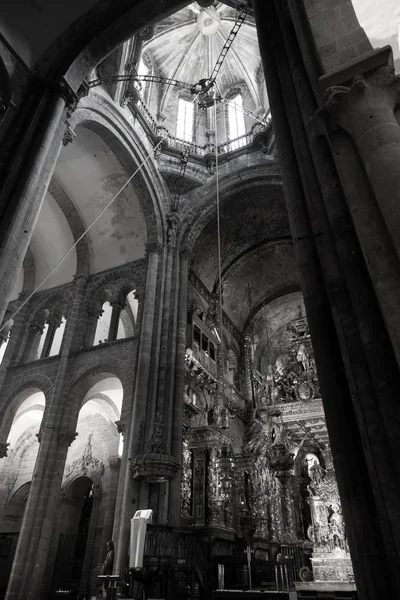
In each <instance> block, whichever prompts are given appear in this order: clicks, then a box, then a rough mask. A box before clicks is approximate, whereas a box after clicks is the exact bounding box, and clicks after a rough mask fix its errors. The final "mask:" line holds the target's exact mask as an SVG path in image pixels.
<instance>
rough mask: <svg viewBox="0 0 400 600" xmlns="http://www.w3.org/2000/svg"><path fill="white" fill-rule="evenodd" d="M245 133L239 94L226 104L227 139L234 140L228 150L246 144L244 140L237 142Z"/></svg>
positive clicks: (241, 99)
mask: <svg viewBox="0 0 400 600" xmlns="http://www.w3.org/2000/svg"><path fill="white" fill-rule="evenodd" d="M245 133H246V128H245V124H244V114H243V98H242V95H241V94H237V95H236V96H234V97H233V98H231V99H230V100H229V104H228V137H229V139H230V140H235V141H233V142H232V143H231V144H230V148H229V149H230V150H236V149H237V148H240V147H241V146H244V145H245V144H246V140H245V139H244V138H243V139H242V140H238V139H237V138H240V137H241V136H244V135H245Z"/></svg>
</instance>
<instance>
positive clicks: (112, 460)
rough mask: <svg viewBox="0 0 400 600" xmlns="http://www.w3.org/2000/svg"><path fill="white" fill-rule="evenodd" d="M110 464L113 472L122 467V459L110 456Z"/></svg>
mask: <svg viewBox="0 0 400 600" xmlns="http://www.w3.org/2000/svg"><path fill="white" fill-rule="evenodd" d="M108 464H109V465H110V469H111V470H117V469H119V468H120V466H121V459H120V457H119V456H110V458H109V459H108Z"/></svg>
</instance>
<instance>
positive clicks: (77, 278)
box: [73, 273, 89, 286]
mask: <svg viewBox="0 0 400 600" xmlns="http://www.w3.org/2000/svg"><path fill="white" fill-rule="evenodd" d="M88 281H89V276H88V275H85V274H84V273H76V274H75V275H74V277H73V282H74V284H75V285H76V286H83V285H85V284H86V283H87V282H88Z"/></svg>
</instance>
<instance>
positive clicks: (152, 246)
mask: <svg viewBox="0 0 400 600" xmlns="http://www.w3.org/2000/svg"><path fill="white" fill-rule="evenodd" d="M162 251H163V247H162V244H160V242H158V241H157V242H148V243H147V244H146V255H147V256H148V255H149V254H161V253H162Z"/></svg>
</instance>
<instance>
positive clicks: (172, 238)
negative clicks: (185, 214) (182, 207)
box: [166, 211, 180, 247]
mask: <svg viewBox="0 0 400 600" xmlns="http://www.w3.org/2000/svg"><path fill="white" fill-rule="evenodd" d="M166 220H167V244H168V246H172V247H175V245H176V241H177V236H178V229H179V221H180V219H179V214H178V213H177V212H176V211H171V212H170V213H169V214H168V215H167V218H166Z"/></svg>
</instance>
